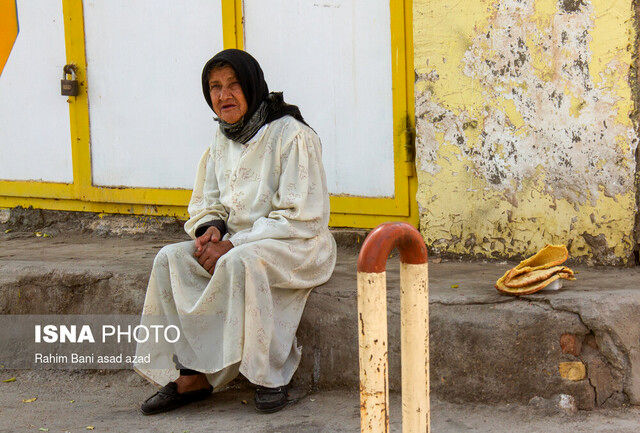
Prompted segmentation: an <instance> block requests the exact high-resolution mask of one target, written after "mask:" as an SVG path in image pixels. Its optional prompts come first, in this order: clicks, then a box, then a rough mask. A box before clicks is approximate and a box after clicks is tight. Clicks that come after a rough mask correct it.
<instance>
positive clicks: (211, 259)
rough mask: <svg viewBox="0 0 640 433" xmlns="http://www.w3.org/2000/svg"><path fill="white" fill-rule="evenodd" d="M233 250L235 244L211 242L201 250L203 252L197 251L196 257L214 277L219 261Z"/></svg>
mask: <svg viewBox="0 0 640 433" xmlns="http://www.w3.org/2000/svg"><path fill="white" fill-rule="evenodd" d="M212 228H215V227H212ZM208 231H209V230H207V232H208ZM216 232H218V229H216ZM219 233H220V232H218V234H219ZM205 235H206V233H205ZM205 235H202V236H205ZM231 248H233V244H232V243H231V242H229V241H220V242H219V241H218V240H216V241H215V242H214V241H209V242H207V243H206V244H205V245H204V246H203V247H202V248H201V251H198V250H197V249H196V252H195V253H194V256H195V257H196V258H197V259H198V263H200V264H201V265H202V267H203V268H204V269H205V270H206V271H207V272H209V273H210V274H211V275H213V271H214V270H215V267H216V263H217V262H218V259H219V258H220V257H222V256H223V255H224V254H226V253H227V252H228V251H229V250H230V249H231Z"/></svg>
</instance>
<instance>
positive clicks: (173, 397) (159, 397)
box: [140, 382, 213, 415]
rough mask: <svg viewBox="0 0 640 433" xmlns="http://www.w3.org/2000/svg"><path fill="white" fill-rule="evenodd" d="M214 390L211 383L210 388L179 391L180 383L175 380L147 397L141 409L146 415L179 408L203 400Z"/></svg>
mask: <svg viewBox="0 0 640 433" xmlns="http://www.w3.org/2000/svg"><path fill="white" fill-rule="evenodd" d="M212 392H213V387H212V386H211V385H209V388H204V389H198V390H196V391H187V392H183V393H178V384H177V383H175V382H169V383H168V384H166V385H165V386H163V387H162V388H160V389H159V390H158V392H156V393H155V394H153V395H152V396H151V397H149V398H148V399H146V400H145V401H144V403H142V405H141V406H140V411H141V412H142V413H143V414H144V415H153V414H156V413H162V412H168V411H170V410H173V409H176V408H179V407H180V406H184V405H185V404H189V403H192V402H194V401H199V400H203V399H205V398H207V397H208V396H209V394H211V393H212Z"/></svg>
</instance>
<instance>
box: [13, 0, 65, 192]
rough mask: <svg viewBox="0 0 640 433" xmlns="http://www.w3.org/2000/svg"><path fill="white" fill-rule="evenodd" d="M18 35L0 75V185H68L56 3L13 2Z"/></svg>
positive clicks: (61, 38) (61, 34)
mask: <svg viewBox="0 0 640 433" xmlns="http://www.w3.org/2000/svg"><path fill="white" fill-rule="evenodd" d="M16 6H17V14H18V22H19V29H20V31H19V33H18V36H17V38H16V40H15V43H14V45H13V48H12V50H11V54H10V55H9V58H8V60H7V63H6V64H5V66H4V68H3V70H2V74H0V180H42V181H49V182H63V183H71V182H73V169H72V163H71V136H70V128H69V106H68V104H67V97H65V96H61V95H60V78H61V76H62V67H63V66H64V65H65V63H66V53H65V40H64V20H63V16H62V3H61V2H60V1H51V0H18V1H17V4H16Z"/></svg>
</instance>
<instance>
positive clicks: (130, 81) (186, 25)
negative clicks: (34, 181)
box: [84, 0, 223, 188]
mask: <svg viewBox="0 0 640 433" xmlns="http://www.w3.org/2000/svg"><path fill="white" fill-rule="evenodd" d="M84 19H85V35H86V36H85V37H86V39H85V41H86V42H85V43H86V53H87V75H88V77H87V82H88V92H89V118H90V123H91V127H90V130H91V158H92V172H93V184H94V185H102V186H131V187H152V188H191V187H192V186H193V178H194V174H195V167H196V166H197V163H198V160H199V158H200V156H201V155H202V152H203V151H204V149H205V148H206V147H207V146H208V145H209V144H210V143H211V138H212V132H213V130H214V127H215V123H214V121H213V112H212V111H211V109H210V108H209V107H208V106H207V104H206V103H205V101H204V98H203V96H202V88H201V84H200V73H201V71H202V67H203V66H204V64H205V62H206V61H207V60H208V59H209V58H210V57H212V56H213V55H214V54H215V53H217V52H218V51H220V50H222V48H223V43H222V13H221V3H220V1H219V0H218V1H211V0H181V1H177V0H136V1H129V0H89V1H85V2H84Z"/></svg>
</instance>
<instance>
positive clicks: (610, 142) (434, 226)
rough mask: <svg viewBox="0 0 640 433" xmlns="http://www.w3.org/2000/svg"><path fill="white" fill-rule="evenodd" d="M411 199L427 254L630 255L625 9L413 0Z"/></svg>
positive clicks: (631, 36)
mask: <svg viewBox="0 0 640 433" xmlns="http://www.w3.org/2000/svg"><path fill="white" fill-rule="evenodd" d="M414 16H415V20H414V21H415V22H414V45H415V49H416V53H415V65H416V130H417V141H416V148H417V149H416V150H417V168H418V172H419V173H418V176H419V185H420V188H419V191H418V202H419V205H420V208H421V230H422V232H423V234H424V236H425V238H426V240H427V243H428V244H429V245H431V246H432V247H433V248H434V249H435V250H436V251H441V252H449V253H458V254H473V255H481V256H494V257H513V256H519V255H525V254H530V253H533V252H535V250H537V249H538V248H540V247H542V246H543V245H544V244H545V243H565V244H567V245H568V246H569V248H570V252H571V254H572V256H574V257H582V258H586V259H590V260H593V261H595V262H601V263H621V262H625V261H627V260H628V259H629V258H630V257H631V254H632V250H633V224H634V215H635V186H634V175H635V170H636V163H635V156H634V155H635V150H636V147H637V142H638V139H637V136H636V133H635V131H634V128H633V125H632V123H631V121H630V119H629V115H630V114H631V112H632V110H633V98H632V94H631V88H630V86H629V83H628V81H627V80H628V75H629V68H630V65H631V62H632V59H631V50H632V43H633V41H634V40H635V30H634V29H633V23H634V20H633V17H634V15H633V9H632V5H631V1H630V0H627V1H588V0H559V1H555V0H554V1H548V0H542V1H533V0H504V1H500V2H493V1H483V2H473V4H470V5H466V4H464V3H458V4H457V5H452V4H451V2H447V1H444V0H439V1H432V0H429V1H426V0H420V1H417V2H415V5H414Z"/></svg>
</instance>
